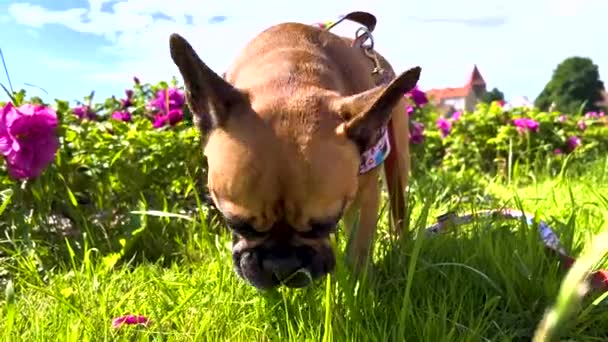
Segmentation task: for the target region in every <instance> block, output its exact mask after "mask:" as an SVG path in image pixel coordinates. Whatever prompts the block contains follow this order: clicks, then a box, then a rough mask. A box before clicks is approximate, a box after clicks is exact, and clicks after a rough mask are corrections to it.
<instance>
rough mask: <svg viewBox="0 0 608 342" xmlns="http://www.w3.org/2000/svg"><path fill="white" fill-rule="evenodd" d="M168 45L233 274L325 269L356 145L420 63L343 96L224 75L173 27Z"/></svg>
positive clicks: (314, 274) (353, 182)
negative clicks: (198, 137)
mask: <svg viewBox="0 0 608 342" xmlns="http://www.w3.org/2000/svg"><path fill="white" fill-rule="evenodd" d="M170 50H171V57H172V59H173V61H174V63H175V64H176V65H177V66H178V68H179V71H180V74H181V75H182V77H183V79H184V84H185V87H186V99H187V103H188V106H189V108H190V109H191V111H192V113H193V117H194V121H195V124H196V125H197V126H198V127H199V129H200V130H201V131H203V132H204V133H205V136H206V141H205V144H204V154H205V156H206V158H207V162H208V188H209V191H210V195H211V198H212V199H213V201H214V203H215V205H216V206H217V207H218V209H219V210H220V211H221V212H222V214H223V215H224V217H225V219H226V222H227V225H228V226H229V228H230V229H231V231H232V233H233V263H234V268H235V271H236V273H237V274H238V275H239V276H241V277H242V278H244V279H245V280H246V281H248V282H249V283H250V284H251V285H253V286H255V287H257V288H259V289H268V288H272V287H275V286H278V285H280V284H284V285H286V286H288V287H304V286H307V285H309V284H310V283H311V282H312V280H314V279H316V278H320V277H322V276H324V275H325V274H327V273H328V272H330V271H332V270H333V268H334V266H335V257H334V253H333V251H332V249H331V246H330V242H329V241H330V240H329V237H330V234H331V233H332V232H333V230H334V229H335V227H336V225H337V224H338V221H339V220H340V219H341V217H342V214H343V212H344V210H345V208H346V207H347V206H348V205H349V204H350V202H351V201H352V200H353V199H354V197H355V196H356V193H357V189H358V176H359V175H358V170H359V164H360V162H361V156H360V153H361V152H362V151H364V150H365V149H367V148H368V147H369V146H371V145H373V144H374V143H375V141H376V139H377V135H378V132H379V130H380V129H381V128H382V127H384V125H386V124H387V122H388V120H389V119H390V114H391V111H392V109H393V107H394V106H395V105H396V104H397V103H398V102H399V101H400V100H401V99H402V97H403V95H404V94H405V93H407V92H408V91H410V90H411V89H412V88H413V87H414V86H415V85H416V83H417V81H418V78H419V76H420V68H419V67H416V68H413V69H410V70H409V71H407V72H405V73H403V74H401V75H399V76H398V77H396V78H395V79H394V80H393V81H392V82H391V83H390V84H388V85H386V86H379V87H376V88H373V89H371V90H368V91H365V92H362V93H359V94H355V95H352V96H345V97H343V96H339V95H337V94H336V93H331V92H327V93H326V94H319V93H307V92H306V90H305V89H303V90H302V91H301V92H300V91H298V92H297V94H287V95H286V94H282V95H281V94H278V93H277V91H271V92H269V93H267V94H263V93H262V94H261V92H262V91H261V90H260V91H256V92H253V91H248V90H245V89H239V88H238V87H237V86H233V85H232V84H230V83H229V82H228V81H226V80H224V79H223V78H222V77H220V76H219V75H217V74H216V73H215V72H213V71H212V70H211V69H210V68H209V67H208V66H207V65H206V64H205V63H204V62H203V61H201V59H200V58H199V57H198V55H197V54H196V52H195V51H194V49H193V48H192V47H191V46H190V44H189V43H188V42H187V41H186V40H185V39H184V38H182V37H180V36H179V35H177V34H173V35H171V38H170ZM256 89H261V88H256ZM277 89H278V88H277ZM281 89H283V88H281Z"/></svg>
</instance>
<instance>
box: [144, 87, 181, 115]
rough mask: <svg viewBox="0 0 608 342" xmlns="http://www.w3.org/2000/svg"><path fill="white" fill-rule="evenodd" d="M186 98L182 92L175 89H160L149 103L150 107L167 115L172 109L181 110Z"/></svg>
mask: <svg viewBox="0 0 608 342" xmlns="http://www.w3.org/2000/svg"><path fill="white" fill-rule="evenodd" d="M185 102H186V97H185V95H184V92H183V91H181V90H179V89H177V88H169V89H161V90H159V91H158V92H157V93H156V98H154V99H153V100H152V101H151V102H150V106H151V107H152V108H153V109H156V110H158V111H160V112H162V113H165V114H166V113H169V112H170V111H172V110H174V109H182V107H183V106H184V103H185Z"/></svg>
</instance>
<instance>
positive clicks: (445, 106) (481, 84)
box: [426, 65, 487, 113]
mask: <svg viewBox="0 0 608 342" xmlns="http://www.w3.org/2000/svg"><path fill="white" fill-rule="evenodd" d="M486 91H487V90H486V82H485V81H484V79H483V77H482V76H481V73H480V72H479V69H477V65H474V66H473V71H472V72H471V75H470V77H469V79H468V81H467V83H466V84H465V85H464V86H463V87H460V88H443V89H430V90H428V91H427V92H426V93H427V95H428V96H429V97H430V100H431V102H432V103H433V104H435V105H436V106H437V107H438V108H439V110H441V111H445V112H448V113H450V112H453V111H461V110H466V111H469V112H472V111H474V110H475V106H476V105H477V103H479V101H480V99H481V97H482V96H483V95H484V94H485V93H486Z"/></svg>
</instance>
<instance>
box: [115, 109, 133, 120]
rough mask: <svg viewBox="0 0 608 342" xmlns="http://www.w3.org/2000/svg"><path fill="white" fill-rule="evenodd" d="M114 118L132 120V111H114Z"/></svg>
mask: <svg viewBox="0 0 608 342" xmlns="http://www.w3.org/2000/svg"><path fill="white" fill-rule="evenodd" d="M112 119H114V120H118V121H124V122H130V121H131V113H129V112H127V111H126V110H124V111H118V112H114V113H112Z"/></svg>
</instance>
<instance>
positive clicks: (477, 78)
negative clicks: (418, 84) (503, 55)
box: [427, 65, 486, 101]
mask: <svg viewBox="0 0 608 342" xmlns="http://www.w3.org/2000/svg"><path fill="white" fill-rule="evenodd" d="M485 84H486V82H485V81H484V79H483V77H481V73H480V72H479V69H477V65H474V66H473V71H472V72H471V75H470V77H469V79H468V80H467V83H466V84H465V85H464V87H458V88H442V89H430V90H428V91H427V94H428V95H429V96H431V97H432V98H434V99H435V100H437V101H441V100H443V99H449V98H455V97H466V96H467V94H469V92H470V91H471V86H473V85H485Z"/></svg>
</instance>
